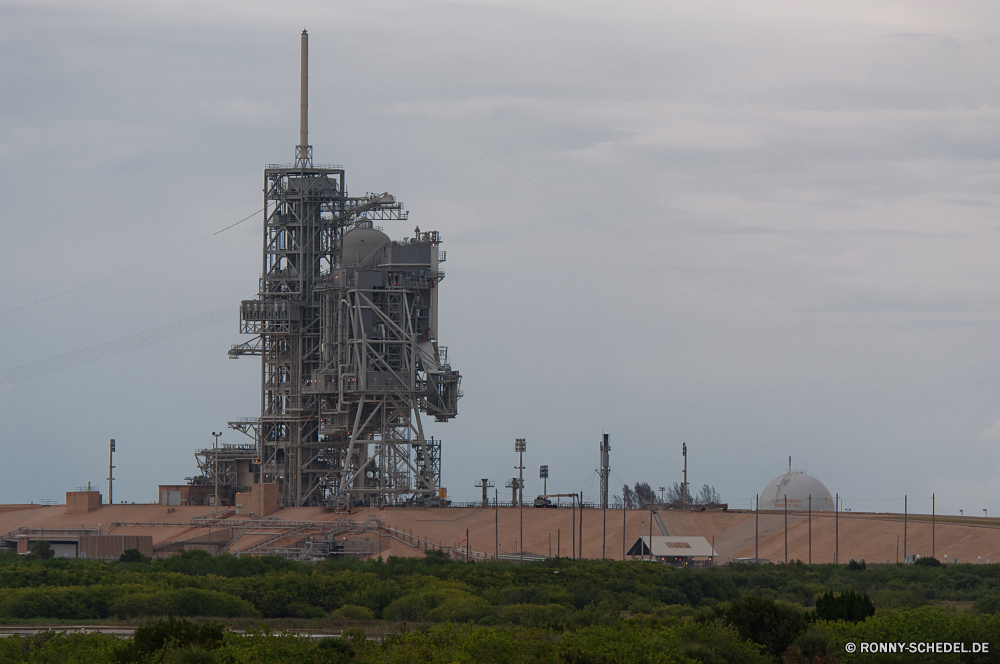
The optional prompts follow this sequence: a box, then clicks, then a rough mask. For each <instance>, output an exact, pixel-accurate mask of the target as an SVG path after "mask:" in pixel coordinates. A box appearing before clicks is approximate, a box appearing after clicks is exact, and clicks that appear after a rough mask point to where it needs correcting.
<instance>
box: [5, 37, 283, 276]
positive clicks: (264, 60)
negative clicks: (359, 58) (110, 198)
mask: <svg viewBox="0 0 1000 664" xmlns="http://www.w3.org/2000/svg"><path fill="white" fill-rule="evenodd" d="M297 36H298V35H295V36H293V37H292V38H291V39H289V40H288V41H286V42H285V43H284V44H282V45H281V47H279V48H278V50H276V51H274V52H273V53H271V55H269V56H267V57H266V58H264V59H263V60H261V61H260V63H258V64H257V66H256V67H254V68H253V69H251V70H250V71H248V72H247V73H246V74H244V75H243V76H242V77H240V79H239V80H237V81H236V82H235V83H233V84H232V85H230V86H229V87H228V88H226V89H225V90H223V91H222V93H220V94H219V96H218V97H216V98H215V99H213V100H212V101H210V102H208V103H207V104H205V105H204V106H202V107H201V108H200V109H199V110H198V111H197V112H196V113H195V114H194V115H192V116H191V117H189V118H188V119H187V120H185V121H184V122H182V123H180V124H179V125H177V126H176V127H174V128H173V129H172V130H170V132H168V133H167V134H166V135H165V136H164V137H163V138H161V139H160V140H158V141H157V142H156V143H153V145H151V146H150V147H149V148H147V149H146V151H145V152H143V153H141V154H140V155H139V156H138V157H136V158H135V159H133V160H132V161H130V162H129V163H127V164H125V165H124V166H122V167H121V168H120V169H118V170H117V171H116V172H115V173H114V174H113V175H111V176H110V177H109V178H107V179H106V180H104V182H101V183H100V184H99V185H97V186H96V187H94V188H93V189H91V190H90V191H88V192H87V193H86V194H84V195H83V196H81V197H80V198H78V199H77V200H76V201H75V202H73V203H71V204H70V205H69V206H67V207H66V208H64V209H63V210H62V212H59V213H58V214H57V215H56V216H54V217H52V218H51V219H49V220H48V221H46V222H45V223H44V224H42V225H41V226H39V227H38V228H36V229H35V230H33V231H32V232H31V233H29V234H28V235H26V236H25V237H23V238H21V239H20V240H18V241H17V242H15V243H14V244H12V245H10V246H9V247H7V249H5V250H4V251H3V252H2V253H0V258H2V257H4V256H6V255H7V254H9V253H10V252H12V251H14V250H15V249H17V248H18V247H19V246H21V245H22V244H24V243H25V242H27V241H28V240H30V239H31V238H33V237H34V236H36V235H38V234H39V233H40V232H42V230H44V229H45V228H46V227H48V226H49V225H50V224H52V223H54V222H55V221H56V220H58V219H59V218H61V217H62V216H63V215H64V214H66V213H67V212H69V211H70V210H72V209H73V208H75V207H76V206H77V205H79V204H80V203H83V202H84V201H85V200H87V199H88V198H90V197H91V196H93V195H94V194H96V193H97V192H98V191H100V190H101V189H103V188H104V186H105V185H107V184H108V183H109V182H111V181H112V180H114V179H115V178H117V177H118V176H119V175H121V174H122V173H124V172H125V171H127V170H128V169H129V168H131V167H132V166H133V165H134V164H135V163H136V162H137V161H139V160H140V159H142V158H143V157H145V156H146V155H147V154H149V153H150V152H152V151H153V150H155V149H156V148H158V147H159V146H160V145H161V144H163V142H164V141H166V140H167V139H168V138H170V137H171V136H173V135H174V134H176V133H177V132H178V131H180V130H181V129H183V128H184V127H185V126H187V125H188V124H189V123H190V122H191V121H192V120H194V119H195V118H197V117H198V116H199V115H201V114H202V113H204V112H205V111H207V110H208V109H209V108H211V107H212V106H213V105H214V104H215V102H217V101H219V100H220V99H222V98H223V97H225V96H226V95H227V94H228V93H229V92H230V91H231V90H232V89H233V88H235V87H236V86H237V85H239V84H240V83H242V82H243V81H245V80H246V79H247V78H248V77H249V76H250V75H251V74H253V73H254V72H255V71H257V70H258V69H260V68H261V67H263V66H264V65H265V64H267V63H268V62H269V61H270V60H271V58H273V57H274V56H276V55H277V54H278V53H280V52H281V51H282V50H284V48H285V47H286V46H288V45H289V44H290V43H292V40H294V39H295V37H297Z"/></svg>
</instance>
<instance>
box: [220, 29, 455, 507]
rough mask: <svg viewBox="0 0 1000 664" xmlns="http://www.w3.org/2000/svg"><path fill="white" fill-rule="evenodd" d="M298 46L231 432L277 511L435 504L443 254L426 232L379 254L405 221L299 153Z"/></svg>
mask: <svg viewBox="0 0 1000 664" xmlns="http://www.w3.org/2000/svg"><path fill="white" fill-rule="evenodd" d="M307 39H308V37H307V35H306V33H305V32H304V31H303V34H302V48H303V57H302V67H303V75H302V108H303V111H302V115H301V118H300V144H299V145H298V146H297V147H296V159H295V163H294V164H283V165H280V164H271V165H268V166H267V167H266V168H265V170H264V237H263V252H262V260H263V273H262V275H261V277H260V283H259V291H258V294H257V297H256V298H255V299H253V300H244V301H243V302H242V303H241V305H240V332H241V333H242V334H252V335H255V336H254V338H253V339H251V340H249V341H247V342H245V343H242V344H238V345H234V346H233V347H232V348H231V349H230V351H229V355H230V357H232V358H237V357H239V356H241V355H253V356H260V358H261V393H260V394H261V403H260V417H258V418H244V419H242V420H239V421H235V422H230V423H229V426H230V428H233V429H237V430H239V431H242V432H243V433H245V434H247V435H249V436H251V437H253V438H254V440H255V442H256V458H255V459H253V462H254V464H256V465H257V472H258V477H259V481H260V482H261V483H277V484H278V486H279V496H280V501H281V503H282V504H283V505H285V506H309V505H334V506H338V507H346V506H349V505H384V504H405V503H412V502H418V503H424V504H428V503H433V502H434V501H435V500H437V496H438V492H439V488H440V483H441V446H440V441H436V440H434V439H433V438H428V437H426V436H425V434H424V429H423V425H422V422H421V413H425V414H427V415H429V416H432V417H433V418H434V419H435V420H436V421H438V422H444V421H447V420H449V419H451V418H453V417H455V415H456V413H457V405H458V399H459V397H461V391H460V382H461V376H460V375H459V373H458V371H455V370H453V369H452V368H451V365H450V363H449V359H448V350H447V348H446V347H444V346H440V345H439V344H438V294H439V288H440V284H441V280H442V279H443V278H444V272H443V271H442V270H441V269H440V264H441V263H442V262H443V261H444V259H445V253H444V252H443V251H441V250H440V245H441V237H440V235H439V234H438V233H437V232H436V231H430V232H421V231H420V229H419V228H417V229H416V230H415V231H414V235H413V237H408V238H403V239H402V240H400V241H395V240H391V239H390V238H389V236H388V235H386V234H385V233H384V232H383V230H382V228H381V227H380V226H378V225H376V223H377V222H391V221H406V220H407V212H406V210H404V208H403V205H402V203H400V202H398V201H397V200H396V199H395V197H393V196H392V195H390V194H388V193H383V194H366V195H365V196H361V197H352V196H350V195H349V194H348V191H347V184H346V178H345V171H344V168H343V167H342V166H333V165H314V164H313V160H312V147H311V146H310V145H308V143H307V135H306V129H305V127H306V126H307V124H306V122H307V121H306V112H305V108H306V104H307V89H308V88H307V84H306V81H307V74H306V72H307V71H308V70H307V57H308V56H307V53H308V51H307Z"/></svg>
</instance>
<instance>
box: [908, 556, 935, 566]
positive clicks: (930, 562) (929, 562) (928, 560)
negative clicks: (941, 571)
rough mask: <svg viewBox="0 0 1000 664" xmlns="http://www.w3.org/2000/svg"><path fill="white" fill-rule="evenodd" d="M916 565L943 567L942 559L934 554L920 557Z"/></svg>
mask: <svg viewBox="0 0 1000 664" xmlns="http://www.w3.org/2000/svg"><path fill="white" fill-rule="evenodd" d="M913 564H914V565H920V566H921V567H941V561H940V560H938V559H937V558H935V557H934V556H924V557H923V558H918V559H917V561H916V562H915V563H913Z"/></svg>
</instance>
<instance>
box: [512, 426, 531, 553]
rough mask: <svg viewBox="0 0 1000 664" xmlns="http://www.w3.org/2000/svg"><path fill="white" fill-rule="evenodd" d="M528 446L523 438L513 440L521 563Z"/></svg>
mask: <svg viewBox="0 0 1000 664" xmlns="http://www.w3.org/2000/svg"><path fill="white" fill-rule="evenodd" d="M527 447H528V444H527V443H526V442H525V440H524V438H517V439H516V440H514V451H515V452H517V454H518V462H517V491H518V494H517V502H518V504H519V505H520V507H521V515H520V519H521V562H522V563H523V562H524V451H525V450H526V449H527Z"/></svg>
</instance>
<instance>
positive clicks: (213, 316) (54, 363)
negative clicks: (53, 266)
mask: <svg viewBox="0 0 1000 664" xmlns="http://www.w3.org/2000/svg"><path fill="white" fill-rule="evenodd" d="M237 313H238V309H237V307H235V306H233V305H231V304H230V305H226V306H225V307H221V308H219V309H213V310H212V311H206V312H204V313H201V314H198V315H196V316H191V317H189V318H184V319H182V320H178V321H174V322H172V323H167V324H165V325H161V326H159V327H154V328H152V329H149V330H145V331H143V332H137V333H135V334H131V335H129V336H126V337H121V338H119V339H114V340H112V341H106V342H104V343H100V344H97V345H94V346H89V347H87V348H81V349H80V350H75V351H72V352H70V353H63V354H62V355H56V356H54V357H50V358H48V359H44V360H38V361H37V362H31V363H29V364H22V365H20V366H17V367H11V368H10V369H4V370H2V371H0V385H10V384H13V383H18V382H21V381H25V380H30V379H32V378H38V377H39V376H44V375H46V374H50V373H54V372H56V371H62V370H63V369H69V368H70V367H75V366H79V365H81V364H87V363H89V362H95V361H97V360H102V359H104V358H106V357H111V356H112V355H118V354H119V353H126V352H128V351H130V350H135V349H137V348H142V347H143V346H149V345H151V344H155V343H159V342H161V341H166V340H167V339H173V338H174V337H179V336H181V335H183V334H187V333H189V332H193V331H195V330H200V329H203V328H206V327H210V326H212V325H216V324H218V323H221V322H223V321H227V320H232V319H233V318H234V317H235V316H236V314H237Z"/></svg>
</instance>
